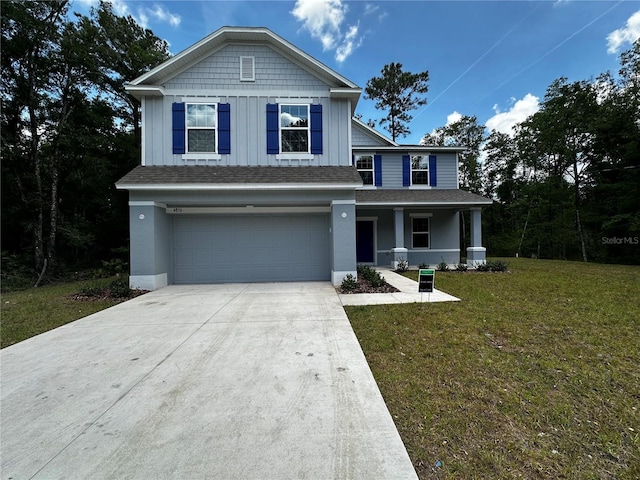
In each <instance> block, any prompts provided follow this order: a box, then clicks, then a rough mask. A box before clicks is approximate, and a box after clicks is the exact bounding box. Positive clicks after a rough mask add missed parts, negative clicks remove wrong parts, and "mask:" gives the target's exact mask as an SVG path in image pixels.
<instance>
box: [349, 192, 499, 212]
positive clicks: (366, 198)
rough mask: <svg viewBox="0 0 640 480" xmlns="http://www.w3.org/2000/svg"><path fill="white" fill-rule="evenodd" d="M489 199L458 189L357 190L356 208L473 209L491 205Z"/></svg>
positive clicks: (491, 201)
mask: <svg viewBox="0 0 640 480" xmlns="http://www.w3.org/2000/svg"><path fill="white" fill-rule="evenodd" d="M492 203H493V200H491V199H489V198H485V197H482V196H480V195H476V194H475V193H470V192H467V191H465V190H458V189H441V188H433V189H425V190H418V189H416V190H411V189H406V188H403V189H375V190H373V189H371V190H356V206H372V207H373V206H389V207H403V206H424V207H435V208H449V207H450V208H472V207H481V206H484V205H491V204H492Z"/></svg>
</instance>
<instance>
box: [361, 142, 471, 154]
mask: <svg viewBox="0 0 640 480" xmlns="http://www.w3.org/2000/svg"><path fill="white" fill-rule="evenodd" d="M351 148H352V150H354V151H355V150H358V151H369V152H370V151H371V150H376V151H381V152H384V151H388V152H397V151H399V150H402V151H406V152H451V153H459V152H463V151H464V150H465V149H464V148H463V147H435V146H425V145H400V144H398V145H395V146H388V147H387V146H384V147H383V146H376V145H371V146H354V147H351Z"/></svg>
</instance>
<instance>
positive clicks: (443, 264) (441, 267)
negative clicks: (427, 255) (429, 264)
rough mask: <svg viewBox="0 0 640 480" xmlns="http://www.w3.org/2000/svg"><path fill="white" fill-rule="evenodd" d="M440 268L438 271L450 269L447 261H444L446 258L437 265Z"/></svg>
mask: <svg viewBox="0 0 640 480" xmlns="http://www.w3.org/2000/svg"><path fill="white" fill-rule="evenodd" d="M436 268H437V269H438V271H440V272H448V271H449V264H448V263H447V262H445V261H444V259H443V260H442V261H441V262H440V263H439V264H438V266H437V267H436Z"/></svg>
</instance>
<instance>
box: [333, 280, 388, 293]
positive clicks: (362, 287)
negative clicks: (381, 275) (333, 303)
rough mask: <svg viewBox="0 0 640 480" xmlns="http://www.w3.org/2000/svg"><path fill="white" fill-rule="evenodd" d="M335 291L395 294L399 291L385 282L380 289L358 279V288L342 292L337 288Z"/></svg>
mask: <svg viewBox="0 0 640 480" xmlns="http://www.w3.org/2000/svg"><path fill="white" fill-rule="evenodd" d="M337 290H338V293H395V292H399V291H400V290H398V289H397V288H396V287H394V286H391V285H389V284H388V283H386V282H385V284H384V285H383V286H381V287H372V286H371V284H370V283H369V282H367V281H366V280H365V279H364V278H360V277H359V278H358V288H354V289H353V290H343V289H342V288H341V287H338V288H337Z"/></svg>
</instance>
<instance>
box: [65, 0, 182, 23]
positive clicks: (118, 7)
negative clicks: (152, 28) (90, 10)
mask: <svg viewBox="0 0 640 480" xmlns="http://www.w3.org/2000/svg"><path fill="white" fill-rule="evenodd" d="M76 1H80V2H81V3H83V4H85V5H91V6H97V3H98V2H97V0H76ZM107 1H108V2H109V3H111V7H112V8H113V13H115V14H116V15H118V16H119V17H127V16H129V15H130V16H132V17H133V19H134V20H135V21H136V23H137V24H138V25H140V26H141V27H142V28H147V27H149V21H150V19H155V20H157V21H158V22H164V23H168V24H169V25H171V26H172V27H177V26H178V25H180V22H181V20H182V19H181V17H180V15H177V14H175V13H171V12H170V11H168V10H166V9H165V8H163V7H162V6H160V5H158V4H153V6H152V7H146V6H145V7H139V8H138V9H137V10H136V11H135V12H133V11H132V10H131V8H130V7H129V4H128V3H127V1H126V0H107Z"/></svg>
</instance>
